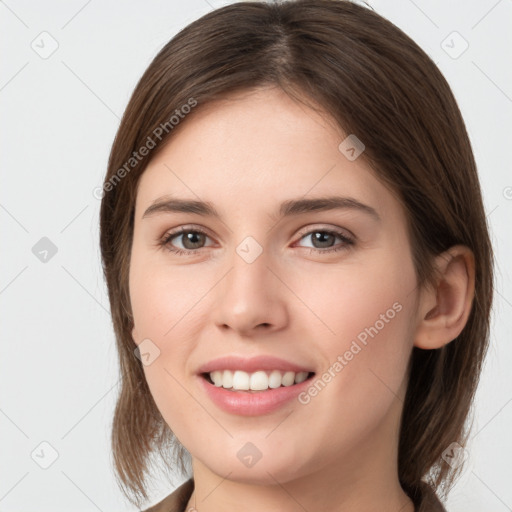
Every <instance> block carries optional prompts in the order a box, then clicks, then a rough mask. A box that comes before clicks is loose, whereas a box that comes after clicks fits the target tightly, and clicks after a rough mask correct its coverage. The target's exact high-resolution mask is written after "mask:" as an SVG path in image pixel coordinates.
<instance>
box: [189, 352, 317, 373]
mask: <svg viewBox="0 0 512 512" xmlns="http://www.w3.org/2000/svg"><path fill="white" fill-rule="evenodd" d="M215 370H220V371H222V370H232V371H236V370H242V371H244V372H247V373H253V372H256V371H258V370H266V371H272V370H280V371H282V372H295V373H299V372H307V373H314V369H313V368H312V367H311V366H304V365H301V364H299V363H294V362H291V361H287V360H285V359H281V358H279V357H275V356H270V355H261V356H256V357H251V358H246V357H241V356H235V355H230V356H224V357H220V358H217V359H214V360H212V361H209V362H208V363H206V364H203V365H202V366H200V367H199V368H198V369H197V373H198V374H204V373H210V372H213V371H215Z"/></svg>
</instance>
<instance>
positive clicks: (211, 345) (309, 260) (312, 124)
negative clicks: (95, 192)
mask: <svg viewBox="0 0 512 512" xmlns="http://www.w3.org/2000/svg"><path fill="white" fill-rule="evenodd" d="M345 138H346V134H344V133H343V131H342V130H341V129H340V128H339V127H337V126H336V124H335V123H334V122H333V121H332V120H330V119H329V118H328V116H327V115H325V114H324V115H321V114H320V113H317V112H315V111H313V110H311V109H309V108H308V107H306V106H305V105H303V104H301V103H298V102H296V101H294V100H292V99H291V98H290V97H289V96H287V95H286V94H285V93H284V92H282V91H281V90H280V89H278V88H274V87H266V88H260V89H255V90H251V91H245V92H244V93H238V94H237V95H236V96H231V97H229V98H228V99H227V100H221V101H216V102H214V103H209V104H208V105H203V106H200V107H197V109H196V110H195V111H194V113H193V114H190V117H189V118H188V119H186V121H185V122H183V123H182V125H181V126H179V129H176V132H175V133H174V135H173V138H172V139H171V140H170V143H169V144H168V145H167V146H166V147H165V148H164V149H163V150H162V151H161V152H160V153H158V155H157V156H155V157H154V158H153V159H152V161H151V162H150V164H149V166H148V167H147V169H146V170H145V172H144V174H143V175H142V177H141V179H140V182H139V188H138V192H137V197H136V209H135V224H134V239H133V246H132V253H131V266H130V277H129V285H130V298H131V303H132V310H133V314H134V328H133V332H132V334H133V339H134V342H135V343H136V344H139V343H141V342H142V340H144V339H146V338H149V339H150V340H151V341H152V342H153V343H154V344H155V345H156V346H157V347H158V349H159V350H160V354H159V356H158V357H157V358H156V359H155V360H154V361H153V362H152V363H151V364H149V365H147V366H144V371H145V375H146V378H147V381H148V384H149V387H150V390H151V393H152V395H153V397H154V399H155V402H156V404H157V406H158V408H159V410H160V412H161V413H162V416H163V417H164V419H165V421H166V422H167V423H168V425H169V426H170V428H171V429H172V430H173V432H174V433H175V434H176V436H177V438H178V439H179V440H180V442H181V443H182V444H183V445H184V446H185V447H186V448H187V450H188V451H189V452H190V454H191V456H192V465H193V473H194V480H195V491H194V494H193V495H192V497H191V500H190V501H189V506H190V507H192V506H194V507H195V509H196V510H199V511H201V512H209V511H218V510H223V511H226V512H229V511H234V510H237V511H238V510H240V505H241V504H243V508H244V510H246V511H249V512H250V511H260V510H268V511H285V512H288V511H289V512H291V511H297V510H304V509H305V510H310V511H311V510H324V511H341V510H343V511H351V512H355V511H365V512H368V511H379V512H383V511H394V512H398V511H400V512H410V511H414V506H413V503H412V501H411V500H410V499H409V498H408V496H407V495H406V494H405V493H404V491H403V490H402V488H401V486H400V484H399V480H398V469H397V453H398V436H399V425H400V415H401V412H402V407H403V398H404V396H405V392H406V387H407V377H408V375H407V367H408V362H409V357H410V355H411V351H412V348H413V346H417V347H420V348H424V349H434V348H439V347H441V346H443V345H444V344H446V343H449V342H450V341H451V340H453V339H454V338H455V337H456V336H457V335H458V334H459V333H460V331H461V330H462V328H463V327H464V325H465V323H466V321H467V318H468V315H469V312H470V309H471V303H472V298H473V292H474V262H473V257H472V254H471V251H469V249H467V248H465V247H463V246H455V247H452V248H451V249H450V250H449V251H447V252H446V253H445V254H443V255H441V256H439V257H438V259H437V260H436V262H437V264H438V268H439V270H440V272H441V275H442V279H440V280H439V285H438V287H437V288H436V289H430V290H426V289H425V290H420V289H418V288H417V286H416V276H415V272H414V267H413V262H412V256H411V248H410V245H409V240H408V236H407V231H406V217H405V212H404V210H403V209H402V206H401V204H400V203H399V202H398V200H397V199H396V196H395V195H394V194H393V193H392V192H391V191H390V190H389V189H387V188H386V187H385V186H384V185H383V184H382V183H381V182H380V181H379V180H378V179H377V178H376V176H375V175H374V174H372V172H371V171H370V169H369V167H368V166H367V164H365V162H364V161H363V159H362V158H357V159H356V160H354V161H349V160H348V159H347V158H346V157H345V156H344V155H343V154H342V153H341V152H340V150H339V149H338V145H339V144H340V142H341V141H343V140H344V139H345ZM333 194H336V195H343V196H349V197H352V198H356V199H358V200H359V201H361V202H362V203H365V204H367V205H369V206H371V207H373V208H374V209H375V210H376V211H377V212H378V214H379V216H380V219H381V220H380V221H376V220H374V219H373V218H372V217H371V216H369V215H366V214H365V213H363V212H361V211H356V210H331V211H324V212H309V213H303V214H299V215H295V216H293V217H290V218H284V219H281V220H278V219H277V218H273V217H272V215H274V214H275V213H276V211H277V208H278V205H279V204H280V203H281V202H282V201H284V200H287V199H295V198H302V197H307V198H314V197H320V196H324V195H333ZM165 195H172V196H173V197H179V198H186V199H194V200H198V199H200V200H203V201H209V202H211V203H213V204H214V205H215V207H216V209H217V210H218V211H219V212H220V213H221V215H222V221H220V220H218V219H215V218H213V217H202V216H199V215H197V214H191V213H169V212H167V213H159V214H154V215H151V216H148V217H146V218H144V219H142V216H143V213H144V212H145V210H146V209H147V208H148V207H149V206H150V205H151V204H152V203H153V202H154V201H155V200H156V199H158V198H161V197H162V196H165ZM179 226H186V227H187V228H190V229H193V228H194V227H200V228H203V229H204V230H206V231H207V233H208V236H207V237H206V238H204V239H201V238H199V242H198V238H197V237H196V238H195V239H193V241H194V240H195V244H196V245H195V246H194V245H191V244H190V243H188V245H186V244H187V240H186V239H185V237H184V236H180V235H178V236H176V237H175V238H174V239H173V240H172V242H171V243H172V244H173V245H174V247H176V248H180V249H182V250H185V249H187V248H190V247H192V248H194V247H198V249H196V253H195V255H193V256H178V255H176V254H173V253H172V252H170V251H169V250H168V249H167V248H165V247H162V246H161V245H159V243H158V242H159V240H161V239H162V238H163V237H164V235H165V234H167V233H169V232H170V231H171V230H173V229H174V228H177V227H179ZM336 228H338V229H339V230H341V231H342V232H343V233H344V234H346V235H353V237H354V238H355V244H354V245H351V246H346V245H345V246H344V242H343V241H342V240H340V239H338V238H337V237H335V238H332V239H331V241H330V242H329V239H327V243H324V245H319V244H318V243H316V244H315V240H314V239H313V236H312V235H311V232H316V231H321V232H322V230H325V229H336ZM248 236H251V237H253V238H254V239H255V240H256V241H257V242H258V243H259V245H260V246H261V248H262V249H263V252H262V254H261V255H260V256H259V257H258V258H257V259H256V260H255V261H254V262H252V263H250V264H249V263H247V262H246V261H245V260H244V259H242V258H241V257H240V256H239V255H238V254H237V252H236V248H237V247H238V246H239V244H240V243H241V242H242V241H243V240H244V239H245V238H246V237H248ZM201 244H202V245H201ZM334 246H338V247H343V246H344V247H343V248H342V250H340V251H339V252H330V253H321V252H318V253H314V252H311V251H310V250H311V248H317V249H318V250H319V251H322V250H323V251H325V250H326V249H322V247H327V248H329V247H334ZM189 250H190V249H189ZM397 302H398V303H399V304H400V305H401V306H402V309H401V310H400V312H398V313H396V315H395V316H394V318H393V319H392V320H389V322H387V323H386V324H385V327H383V328H381V329H380V330H379V332H378V334H377V335H374V337H373V338H369V341H368V343H367V345H366V346H364V348H363V349H362V350H361V351H360V352H358V354H357V355H356V356H354V357H353V359H352V360H351V361H349V362H348V363H347V364H346V366H344V368H343V370H342V371H340V372H339V373H337V374H336V377H335V378H333V379H332V380H331V382H329V383H328V385H327V386H325V388H324V389H323V390H322V391H321V392H320V393H318V395H317V396H315V397H314V398H312V399H311V401H310V402H309V403H307V404H301V403H299V402H298V401H296V400H292V401H291V402H289V403H287V404H286V405H285V406H283V407H281V408H280V409H278V410H277V411H275V412H273V413H270V414H267V415H262V416H254V417H249V418H248V417H242V416H237V415H235V414H230V413H227V412H224V411H222V410H220V409H218V408H217V406H216V405H215V404H213V403H212V402H211V401H210V399H209V398H208V397H207V396H206V394H205V393H204V391H203V390H202V388H201V387H200V386H199V382H198V377H197V375H196V370H197V368H198V367H199V366H200V365H202V364H204V363H206V362H208V361H210V360H211V359H214V358H217V357H219V356H223V355H227V354H238V355H242V356H248V357H250V356H253V355H260V354H271V355H275V356H278V357H282V358H284V359H288V360H291V361H293V362H295V363H300V364H304V365H306V366H308V367H311V368H313V369H314V371H315V372H316V376H319V375H322V373H323V372H324V371H326V370H327V369H328V368H329V367H332V365H333V363H334V362H335V361H336V360H337V357H338V356H339V355H343V354H344V353H345V352H346V351H347V350H348V349H349V347H350V345H351V343H352V341H353V340H355V339H356V338H357V336H358V334H360V333H361V332H362V331H364V329H365V328H367V327H369V326H373V325H375V323H376V321H377V320H379V318H381V317H380V315H381V314H385V313H386V311H387V310H389V309H390V308H392V305H393V304H394V303H397ZM248 441H250V442H252V443H253V444H254V445H256V446H257V447H258V449H259V450H260V452H261V453H262V457H261V459H260V460H259V461H258V462H257V463H256V464H255V465H254V466H252V467H250V468H249V467H246V466H245V465H244V464H242V463H241V462H240V460H239V459H238V457H237V452H238V451H239V450H240V448H241V447H242V446H244V445H245V444H246V443H247V442H248Z"/></svg>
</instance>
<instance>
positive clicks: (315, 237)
mask: <svg viewBox="0 0 512 512" xmlns="http://www.w3.org/2000/svg"><path fill="white" fill-rule="evenodd" d="M333 236H334V235H332V234H331V233H325V232H323V231H317V232H316V233H315V234H314V235H313V240H314V241H319V242H320V243H321V244H322V243H325V240H322V239H325V237H327V238H328V239H329V237H333ZM321 247H323V246H321Z"/></svg>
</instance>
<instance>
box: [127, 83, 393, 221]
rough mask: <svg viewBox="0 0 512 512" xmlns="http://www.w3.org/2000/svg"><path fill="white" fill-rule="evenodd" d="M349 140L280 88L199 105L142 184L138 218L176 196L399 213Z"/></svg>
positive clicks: (225, 202) (218, 201) (323, 116)
mask: <svg viewBox="0 0 512 512" xmlns="http://www.w3.org/2000/svg"><path fill="white" fill-rule="evenodd" d="M346 137H347V135H346V134H345V133H344V132H343V130H342V129H341V128H340V127H339V126H337V125H336V123H335V122H334V121H333V120H332V119H331V118H330V117H329V116H327V115H326V114H322V113H319V112H315V111H314V110H312V109H310V108H308V107H307V106H306V105H304V104H302V103H298V102H297V101H294V100H293V99H291V98H290V97H289V96H288V95H287V94H285V93H284V92H283V91H282V90H280V89H277V88H266V89H258V90H255V91H250V92H243V93H239V94H237V95H234V96H231V97H227V98H226V99H222V100H219V101H215V102H212V103H209V104H206V105H203V106H201V105H199V106H197V107H196V110H195V111H194V112H193V114H190V115H189V118H188V119H187V118H185V120H184V121H182V124H181V126H179V127H178V129H177V130H176V131H175V132H174V133H173V134H172V137H171V138H170V139H169V141H168V143H167V145H166V147H164V148H163V149H162V151H161V152H159V153H158V155H157V156H156V157H155V158H154V159H153V160H152V161H150V163H149V165H148V166H147V168H146V170H145V172H144V173H143V175H142V176H141V178H140V183H139V187H138V194H137V210H138V217H140V216H141V213H140V210H141V209H142V208H144V209H145V208H147V206H148V205H149V204H151V203H152V202H153V201H154V200H155V199H157V198H159V197H161V196H163V195H166V194H172V195H175V196H177V197H186V198H193V199H200V200H203V201H210V202H212V203H214V204H216V205H217V204H218V205H219V209H222V207H223V206H222V205H226V207H228V205H229V204H236V205H237V206H238V207H239V208H242V207H243V208H254V209H255V211H256V210H258V209H261V208H263V206H264V205H268V203H269V202H274V201H275V202H281V201H283V200H285V199H288V198H297V197H300V196H305V197H314V196H315V195H322V196H325V195H332V194H334V193H336V194H340V195H344V196H351V197H354V198H357V199H359V200H361V201H362V202H364V203H366V204H372V205H373V206H374V207H375V208H376V209H380V210H390V208H393V207H395V208H396V207H397V205H396V204H393V202H394V199H393V197H392V196H391V194H390V192H389V191H388V190H387V188H385V187H384V185H383V184H382V183H381V182H380V181H379V180H378V179H377V178H376V177H375V176H374V175H373V173H372V172H371V170H370V169H369V167H368V166H367V164H366V163H365V162H364V161H363V159H362V158H357V159H356V160H354V161H350V160H348V159H347V158H346V157H345V156H344V154H343V153H342V152H340V150H339V145H340V143H341V142H342V141H343V140H344V139H345V138H346Z"/></svg>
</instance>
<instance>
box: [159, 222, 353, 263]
mask: <svg viewBox="0 0 512 512" xmlns="http://www.w3.org/2000/svg"><path fill="white" fill-rule="evenodd" d="M184 233H201V234H203V235H205V236H208V233H206V231H204V230H202V229H200V228H186V227H181V228H179V229H177V230H176V231H172V232H171V233H167V234H166V235H165V236H164V238H163V239H162V240H161V241H160V242H159V245H160V246H162V247H165V248H166V249H167V250H168V251H170V252H172V253H174V254H176V255H178V256H194V255H195V254H197V252H198V251H200V250H201V249H205V247H201V248H199V249H186V250H183V249H178V248H173V247H172V246H171V240H172V239H173V238H176V237H177V236H179V235H182V234H184ZM313 233H327V234H329V235H335V236H338V237H339V238H340V239H341V240H342V241H343V244H344V245H342V246H338V247H336V246H335V247H329V248H326V249H317V248H315V247H304V249H309V254H311V253H316V254H325V253H330V252H339V251H343V250H347V249H348V248H350V246H352V245H354V243H355V241H354V240H353V239H352V238H349V237H347V236H346V235H345V234H344V233H342V232H340V231H337V230H333V229H313V230H310V231H307V232H303V233H301V234H300V238H299V240H302V238H304V237H305V236H308V235H311V234H313Z"/></svg>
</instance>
